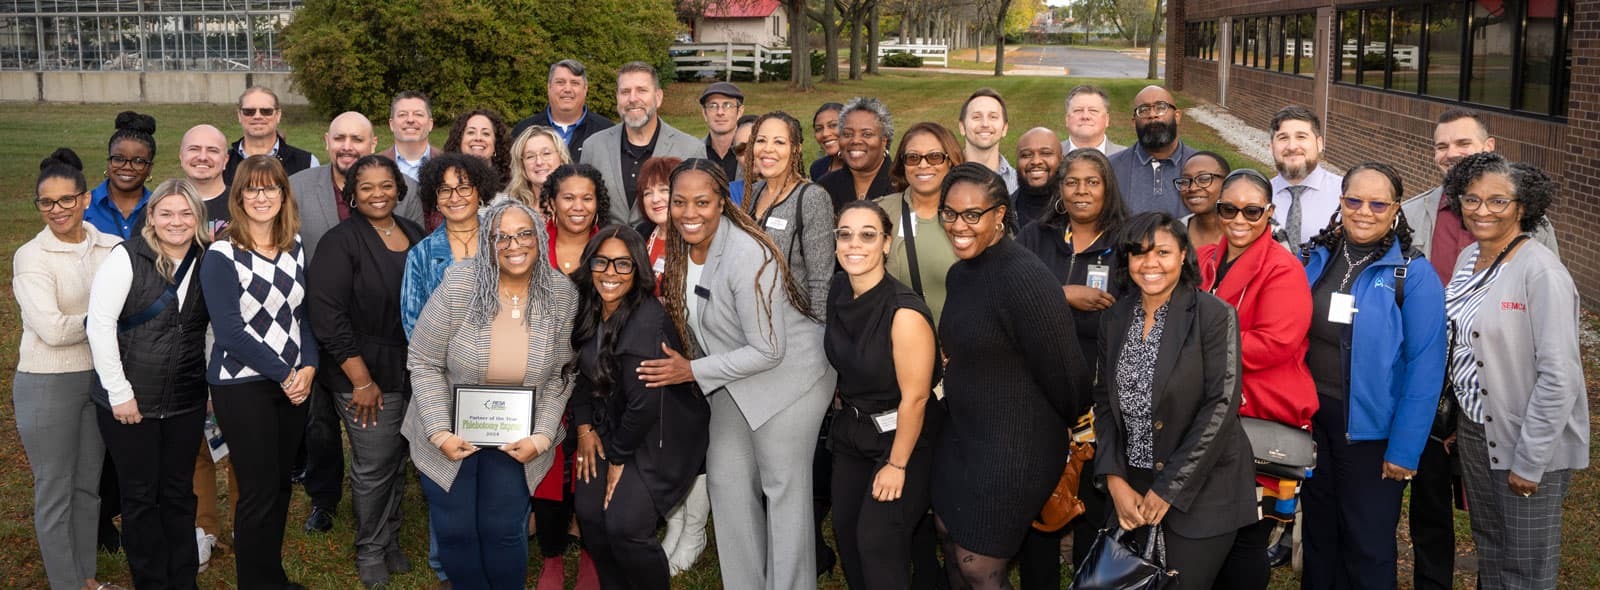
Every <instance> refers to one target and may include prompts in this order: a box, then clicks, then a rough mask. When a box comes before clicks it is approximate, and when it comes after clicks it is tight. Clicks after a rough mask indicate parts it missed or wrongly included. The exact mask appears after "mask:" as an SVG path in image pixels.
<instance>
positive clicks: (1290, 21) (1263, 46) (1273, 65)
mask: <svg viewBox="0 0 1600 590" xmlns="http://www.w3.org/2000/svg"><path fill="white" fill-rule="evenodd" d="M1316 34H1317V17H1316V15H1315V14H1313V13H1304V14H1277V15H1270V16H1249V17H1243V18H1236V19H1233V43H1234V46H1233V52H1234V54H1233V59H1232V61H1231V63H1233V65H1236V66H1244V67H1247V68H1257V69H1263V70H1270V71H1274V72H1283V73H1285V74H1294V75H1299V76H1306V77H1312V76H1315V75H1316V72H1317V65H1316V59H1315V56H1314V55H1312V52H1313V49H1314V47H1315V46H1316Z"/></svg>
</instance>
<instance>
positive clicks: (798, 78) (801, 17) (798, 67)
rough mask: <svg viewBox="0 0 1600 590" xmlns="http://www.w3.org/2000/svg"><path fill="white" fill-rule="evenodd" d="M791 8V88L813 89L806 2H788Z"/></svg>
mask: <svg viewBox="0 0 1600 590" xmlns="http://www.w3.org/2000/svg"><path fill="white" fill-rule="evenodd" d="M787 4H788V8H789V87H790V88H792V89H794V90H802V91H803V90H810V89H811V86H812V85H811V39H810V38H809V37H810V36H809V35H807V33H808V32H810V28H811V27H808V26H806V24H807V23H806V0H788V2H787Z"/></svg>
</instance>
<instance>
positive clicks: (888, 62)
mask: <svg viewBox="0 0 1600 590" xmlns="http://www.w3.org/2000/svg"><path fill="white" fill-rule="evenodd" d="M878 63H880V64H882V65H885V66H888V67H891V68H920V67H922V56H920V55H916V54H914V53H906V52H904V51H894V52H890V53H887V54H884V56H883V59H881V60H879V61H878Z"/></svg>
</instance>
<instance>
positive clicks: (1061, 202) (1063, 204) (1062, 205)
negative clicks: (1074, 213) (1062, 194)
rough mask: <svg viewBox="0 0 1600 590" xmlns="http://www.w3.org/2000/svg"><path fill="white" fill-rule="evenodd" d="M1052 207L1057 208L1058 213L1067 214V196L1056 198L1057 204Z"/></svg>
mask: <svg viewBox="0 0 1600 590" xmlns="http://www.w3.org/2000/svg"><path fill="white" fill-rule="evenodd" d="M1051 208H1052V209H1055V210H1056V213H1060V214H1062V215H1066V214H1067V200H1066V199H1065V198H1060V199H1056V202H1055V206H1054V207H1051Z"/></svg>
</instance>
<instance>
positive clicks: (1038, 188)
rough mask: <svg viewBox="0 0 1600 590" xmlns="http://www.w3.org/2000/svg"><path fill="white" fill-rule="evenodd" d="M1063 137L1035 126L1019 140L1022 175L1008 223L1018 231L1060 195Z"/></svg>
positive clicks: (1018, 152) (1019, 161) (1014, 193)
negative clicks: (1059, 169) (1058, 186)
mask: <svg viewBox="0 0 1600 590" xmlns="http://www.w3.org/2000/svg"><path fill="white" fill-rule="evenodd" d="M1060 146H1061V138H1060V137H1059V136H1057V135H1056V132H1054V131H1051V130H1050V128H1048V127H1034V128H1033V129H1029V130H1028V132H1027V133H1024V134H1022V137H1020V138H1018V139H1017V165H1019V166H1021V167H1022V176H1021V178H1020V179H1019V181H1020V185H1021V186H1018V187H1017V190H1015V191H1012V193H1011V212H1010V213H1008V214H1007V215H1006V216H1007V217H1010V218H1011V219H1008V220H1006V223H1007V225H1009V226H1010V229H1011V231H1012V232H1013V233H1014V232H1017V231H1019V230H1021V229H1022V228H1023V226H1026V225H1028V224H1030V223H1033V222H1034V221H1035V220H1037V219H1039V216H1040V215H1042V214H1044V211H1045V207H1049V206H1050V202H1051V200H1053V199H1054V198H1055V195H1056V193H1057V192H1058V191H1057V189H1056V168H1058V167H1060V166H1061V147H1060Z"/></svg>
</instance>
